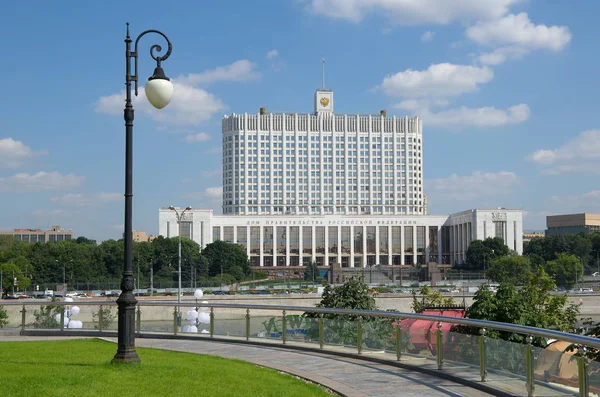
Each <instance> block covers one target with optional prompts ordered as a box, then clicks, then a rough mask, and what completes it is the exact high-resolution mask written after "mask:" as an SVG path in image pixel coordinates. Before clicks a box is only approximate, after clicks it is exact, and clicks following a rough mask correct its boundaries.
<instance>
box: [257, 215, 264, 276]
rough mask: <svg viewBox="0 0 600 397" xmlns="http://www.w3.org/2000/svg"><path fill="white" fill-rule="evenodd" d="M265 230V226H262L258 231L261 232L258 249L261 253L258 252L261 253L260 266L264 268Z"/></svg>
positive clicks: (259, 233)
mask: <svg viewBox="0 0 600 397" xmlns="http://www.w3.org/2000/svg"><path fill="white" fill-rule="evenodd" d="M263 228H264V226H263V225H260V226H259V229H258V230H259V232H258V237H259V238H258V244H259V245H258V249H259V251H258V252H259V253H260V254H259V260H260V266H264V263H263V241H264V238H265V233H264V229H263Z"/></svg>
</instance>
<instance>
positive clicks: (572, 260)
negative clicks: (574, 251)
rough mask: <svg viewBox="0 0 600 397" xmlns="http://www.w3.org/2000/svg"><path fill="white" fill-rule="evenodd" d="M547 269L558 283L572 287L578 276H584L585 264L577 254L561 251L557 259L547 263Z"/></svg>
mask: <svg viewBox="0 0 600 397" xmlns="http://www.w3.org/2000/svg"><path fill="white" fill-rule="evenodd" d="M545 271H546V272H547V273H548V274H549V275H550V276H551V277H552V278H554V280H555V282H556V284H557V285H560V286H565V287H567V288H572V287H573V286H574V285H575V284H576V283H577V281H578V280H577V278H581V277H582V276H583V265H582V264H581V261H580V260H579V258H577V257H576V256H575V255H568V254H565V253H560V254H558V255H557V257H556V259H555V260H552V261H549V262H547V263H546V266H545Z"/></svg>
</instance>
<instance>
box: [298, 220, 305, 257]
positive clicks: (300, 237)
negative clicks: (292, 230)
mask: <svg viewBox="0 0 600 397" xmlns="http://www.w3.org/2000/svg"><path fill="white" fill-rule="evenodd" d="M302 243H303V241H302V226H298V264H299V265H300V266H304V262H303V260H302V258H303V256H304V253H303V252H302V250H303V247H302Z"/></svg>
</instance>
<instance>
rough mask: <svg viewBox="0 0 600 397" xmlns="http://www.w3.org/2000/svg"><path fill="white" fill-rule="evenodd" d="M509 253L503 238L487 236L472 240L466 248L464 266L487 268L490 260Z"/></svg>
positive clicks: (476, 268) (474, 268)
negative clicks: (483, 238) (482, 238)
mask: <svg viewBox="0 0 600 397" xmlns="http://www.w3.org/2000/svg"><path fill="white" fill-rule="evenodd" d="M509 254H510V250H509V248H508V247H507V246H506V245H505V244H504V240H502V239H501V238H499V237H493V238H492V237H488V238H486V239H485V240H483V241H482V240H474V241H473V242H471V244H470V245H469V248H467V253H466V259H465V267H466V268H467V269H472V270H483V269H484V268H489V266H490V264H491V263H492V261H493V260H494V259H496V258H499V257H502V256H508V255H509Z"/></svg>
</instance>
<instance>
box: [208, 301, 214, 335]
mask: <svg viewBox="0 0 600 397" xmlns="http://www.w3.org/2000/svg"><path fill="white" fill-rule="evenodd" d="M208 330H209V332H210V337H211V338H212V337H213V335H214V334H215V308H214V307H211V308H210V324H209V327H208Z"/></svg>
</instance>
